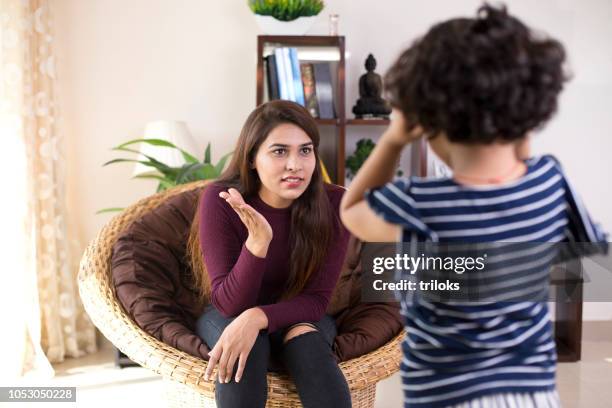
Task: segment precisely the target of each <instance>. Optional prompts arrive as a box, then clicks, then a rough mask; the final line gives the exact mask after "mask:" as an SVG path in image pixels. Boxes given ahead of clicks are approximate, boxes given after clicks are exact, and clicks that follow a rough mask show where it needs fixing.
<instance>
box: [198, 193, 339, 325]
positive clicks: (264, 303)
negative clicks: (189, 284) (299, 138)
mask: <svg viewBox="0 0 612 408" xmlns="http://www.w3.org/2000/svg"><path fill="white" fill-rule="evenodd" d="M223 190H224V189H223V188H222V187H220V186H219V185H218V184H217V183H213V184H210V185H209V186H207V187H206V188H205V189H204V192H203V193H202V197H201V200H200V207H199V208H198V214H199V217H200V231H199V232H200V248H201V250H202V253H203V256H204V262H205V264H206V269H207V271H208V274H209V276H210V280H211V292H212V293H211V296H212V300H211V302H212V304H213V305H214V306H215V307H216V308H217V309H218V310H219V312H221V314H222V315H224V316H226V317H233V316H237V315H239V314H240V313H242V312H243V311H245V310H246V309H249V308H252V307H255V306H259V307H260V308H261V309H262V310H263V311H264V313H265V314H266V316H267V317H268V332H269V333H272V332H274V331H276V330H278V329H282V328H285V327H288V326H290V325H292V324H294V323H299V322H316V321H319V320H320V319H321V318H322V317H323V315H324V313H325V310H326V309H327V305H328V303H329V300H330V298H331V295H332V292H333V290H334V287H335V286H336V282H337V280H338V276H339V274H340V269H341V267H342V264H343V262H344V257H345V254H346V248H347V243H348V237H349V234H348V231H347V230H346V229H345V228H344V226H342V224H341V223H340V221H339V216H338V214H339V207H340V200H341V198H342V194H343V193H344V190H343V189H342V188H341V187H338V186H335V185H331V184H326V185H325V190H326V192H327V196H328V198H329V201H330V203H331V206H332V208H333V211H334V213H335V214H336V215H337V216H338V220H337V221H332V225H333V232H332V236H331V240H330V242H331V244H330V246H329V249H328V252H327V255H326V257H325V259H324V262H323V265H322V267H321V268H319V270H317V271H314V272H313V274H312V275H311V277H310V278H309V280H308V282H307V283H306V286H305V287H304V289H303V291H302V293H300V294H299V295H297V296H295V297H294V298H292V299H290V300H283V301H278V299H279V297H280V295H281V294H282V292H283V289H284V285H285V282H286V280H287V276H288V275H289V260H290V254H291V249H290V248H289V232H290V229H291V223H290V221H291V207H289V208H283V209H278V208H273V207H270V206H269V205H267V204H266V203H264V202H263V201H262V200H261V199H260V198H259V196H257V195H256V196H254V197H247V198H245V201H246V202H247V203H248V204H250V205H251V206H252V207H253V208H254V209H255V210H257V211H258V212H259V213H260V214H261V215H263V216H264V217H265V218H266V219H267V220H268V222H269V223H270V226H271V227H272V231H273V233H274V236H273V238H272V241H271V242H270V246H269V247H268V253H267V255H266V257H265V258H259V257H256V256H255V255H253V254H251V252H249V250H248V249H247V248H246V246H245V245H244V243H245V241H246V239H247V236H248V232H247V229H246V227H245V226H244V225H243V223H242V221H240V218H239V217H238V215H237V214H236V213H235V212H234V210H233V209H232V208H231V207H230V205H229V204H228V203H226V202H225V200H224V199H222V198H221V197H219V192H221V191H223Z"/></svg>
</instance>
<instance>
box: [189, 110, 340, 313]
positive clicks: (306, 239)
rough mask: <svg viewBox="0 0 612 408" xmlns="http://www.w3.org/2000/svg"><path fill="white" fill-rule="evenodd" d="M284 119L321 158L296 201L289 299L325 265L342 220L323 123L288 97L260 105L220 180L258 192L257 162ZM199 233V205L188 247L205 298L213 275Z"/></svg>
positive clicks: (286, 295) (243, 191) (242, 191)
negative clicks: (323, 150) (331, 192)
mask: <svg viewBox="0 0 612 408" xmlns="http://www.w3.org/2000/svg"><path fill="white" fill-rule="evenodd" d="M283 123H291V124H294V125H296V126H298V127H299V128H300V129H302V130H303V131H304V132H305V133H306V134H307V135H308V137H309V138H310V139H311V140H312V143H313V146H314V148H313V150H314V155H315V159H316V163H317V164H316V166H315V169H314V172H313V174H312V178H311V180H310V184H309V185H308V187H307V188H306V190H305V191H304V193H303V194H302V195H301V196H300V197H298V198H297V199H296V200H295V201H294V202H293V204H292V205H291V232H290V248H291V255H290V260H289V265H290V266H289V277H288V279H287V284H286V286H285V291H284V293H283V294H282V296H281V299H289V298H292V297H294V296H296V295H297V294H299V293H300V292H301V291H302V290H303V289H304V286H305V285H306V283H307V282H308V279H309V278H310V276H311V275H312V274H313V272H314V271H315V270H317V269H318V268H320V267H321V266H322V263H323V259H324V257H325V255H326V254H327V248H328V246H329V243H330V240H331V234H332V223H334V222H339V221H338V220H337V219H336V218H337V217H335V216H334V213H333V211H332V208H331V204H330V202H329V199H328V197H327V194H326V192H325V187H324V185H323V177H322V174H321V168H320V165H319V129H318V127H317V124H316V122H315V121H314V119H313V118H312V116H311V115H310V113H308V111H307V110H306V109H305V108H304V107H302V106H301V105H299V104H297V103H294V102H289V101H283V100H274V101H270V102H267V103H264V104H262V105H259V106H258V107H257V108H256V109H255V110H254V111H253V112H251V114H250V115H249V117H248V118H247V120H246V122H245V124H244V126H243V127H242V131H241V132H240V137H239V138H238V142H237V143H236V149H235V151H234V154H233V155H232V160H231V162H230V164H229V165H228V167H227V169H226V170H225V171H224V172H223V174H222V175H221V177H220V178H219V180H217V183H218V184H220V185H222V186H224V187H226V188H230V187H233V188H235V189H236V190H238V191H240V194H242V196H243V197H245V199H248V198H249V197H253V196H255V195H256V194H258V192H259V189H260V186H261V181H260V180H259V176H258V175H257V171H256V170H255V169H253V168H252V163H254V160H255V155H256V154H257V151H258V149H259V147H260V146H261V144H262V143H263V142H264V140H266V138H267V137H268V134H270V132H271V131H272V130H273V129H274V128H276V127H277V126H278V125H280V124H283ZM201 196H202V195H200V197H201ZM196 208H199V205H198V206H197V207H196ZM198 235H199V214H198V213H197V211H196V214H195V216H194V219H193V222H192V224H191V230H190V234H189V242H188V248H187V250H188V257H189V259H190V262H191V267H192V270H193V276H194V281H195V283H196V287H197V288H198V289H199V291H200V296H201V298H202V300H203V301H206V300H207V299H209V297H210V279H209V278H208V274H207V272H206V265H205V263H204V262H203V259H202V250H201V248H200V240H199V236H198Z"/></svg>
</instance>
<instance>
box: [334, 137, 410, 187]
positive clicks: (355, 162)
mask: <svg viewBox="0 0 612 408" xmlns="http://www.w3.org/2000/svg"><path fill="white" fill-rule="evenodd" d="M374 147H376V144H375V143H374V142H373V141H372V139H360V140H358V141H357V146H356V149H355V152H354V153H353V154H351V155H350V156H349V157H347V158H346V168H347V170H348V171H347V177H348V178H349V179H350V180H352V179H353V178H354V177H355V175H356V174H357V172H358V171H359V169H360V168H361V166H363V163H365V161H366V159H367V158H368V157H369V156H370V154H371V153H372V150H374ZM398 166H399V165H398ZM395 175H396V176H397V177H401V176H403V175H404V172H403V171H402V170H401V169H398V170H397V171H396V172H395Z"/></svg>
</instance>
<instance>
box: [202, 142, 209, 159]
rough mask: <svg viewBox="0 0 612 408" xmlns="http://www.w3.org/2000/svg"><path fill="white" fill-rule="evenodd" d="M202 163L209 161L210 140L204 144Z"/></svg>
mask: <svg viewBox="0 0 612 408" xmlns="http://www.w3.org/2000/svg"><path fill="white" fill-rule="evenodd" d="M202 163H205V164H208V163H210V142H208V144H207V145H206V150H205V151H204V160H203V161H202Z"/></svg>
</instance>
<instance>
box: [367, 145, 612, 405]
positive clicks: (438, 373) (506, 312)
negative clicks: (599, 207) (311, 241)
mask: <svg viewBox="0 0 612 408" xmlns="http://www.w3.org/2000/svg"><path fill="white" fill-rule="evenodd" d="M526 164H527V173H526V174H525V175H524V176H523V177H521V178H520V179H518V180H515V181H513V182H510V183H507V184H503V185H495V186H463V185H460V184H458V183H456V182H455V181H454V180H452V179H451V178H419V177H411V178H402V179H398V180H396V181H394V182H392V183H388V184H387V185H385V186H383V187H381V188H378V189H374V190H371V191H369V192H368V193H367V200H368V203H369V204H370V206H371V207H372V208H373V209H374V210H375V211H376V212H377V213H378V214H379V215H380V216H381V217H382V218H384V219H385V220H386V221H388V222H391V223H394V224H399V225H400V226H402V228H403V232H402V240H403V241H404V242H411V241H420V242H441V243H446V242H449V243H453V242H455V243H487V242H512V243H531V242H534V243H538V242H567V241H577V242H605V240H606V236H605V234H604V233H603V232H602V230H601V229H600V228H599V227H598V226H597V225H595V224H594V223H593V222H592V221H591V219H590V217H589V215H588V213H587V211H586V210H585V208H584V206H583V205H582V203H581V202H580V200H579V198H578V196H577V195H576V194H575V193H574V191H573V190H572V188H571V187H570V185H569V183H568V181H567V179H566V178H565V176H564V175H563V172H562V170H561V167H560V165H559V163H558V161H557V160H556V159H555V158H554V157H552V156H542V157H534V158H532V159H529V160H527V161H526ZM545 272H546V271H545ZM524 286H525V285H523V287H524ZM401 304H402V314H403V315H404V316H405V319H406V339H405V340H404V342H403V343H402V349H403V352H404V358H403V360H402V363H401V374H402V382H403V389H404V401H405V406H406V407H410V408H420V407H444V406H449V405H454V404H459V403H462V402H466V401H469V400H472V399H476V398H480V397H482V396H486V395H491V394H501V393H525V392H539V391H547V390H554V389H555V366H556V358H557V357H556V350H555V343H554V339H553V335H552V325H551V320H550V315H549V310H548V305H547V303H546V302H538V301H516V302H504V303H501V302H486V303H485V304H466V303H463V304H461V303H453V302H444V303H443V302H430V301H428V300H427V299H426V298H424V297H414V298H412V297H411V298H410V299H408V295H405V297H404V295H402V299H401Z"/></svg>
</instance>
